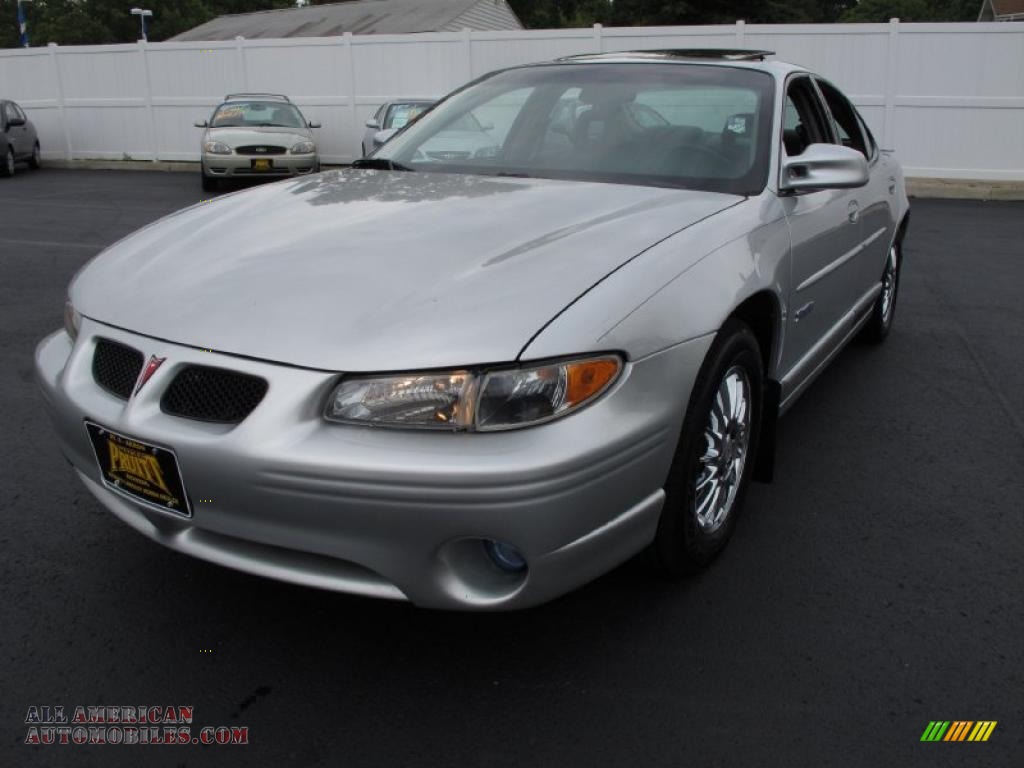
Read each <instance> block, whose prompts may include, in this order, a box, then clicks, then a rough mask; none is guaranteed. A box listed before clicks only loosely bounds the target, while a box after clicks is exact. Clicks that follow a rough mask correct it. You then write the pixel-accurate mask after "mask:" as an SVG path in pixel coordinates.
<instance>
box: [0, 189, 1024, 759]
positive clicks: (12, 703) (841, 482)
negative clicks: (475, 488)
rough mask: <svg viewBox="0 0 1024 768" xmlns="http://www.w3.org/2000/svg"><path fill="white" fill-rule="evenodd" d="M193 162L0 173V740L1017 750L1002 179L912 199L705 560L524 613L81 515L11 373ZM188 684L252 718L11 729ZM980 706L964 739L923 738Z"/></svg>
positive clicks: (489, 748) (211, 703)
mask: <svg viewBox="0 0 1024 768" xmlns="http://www.w3.org/2000/svg"><path fill="white" fill-rule="evenodd" d="M202 197H203V194H202V193H201V192H200V189H199V180H198V178H196V175H194V174H182V173H146V172H117V171H60V170H46V169H44V170H43V171H40V172H36V173H29V172H27V171H25V172H20V173H19V174H18V175H17V176H15V177H14V178H13V179H0V419H2V421H0V434H2V439H0V489H2V495H0V515H2V521H3V524H2V526H0V576H2V582H0V583H2V595H3V597H2V601H0V692H2V697H0V733H2V734H3V742H2V747H0V766H17V767H20V766H86V765H94V766H108V765H109V766H133V767H134V766H165V765H166V766H185V765H187V766H218V767H220V766H233V765H244V766H264V765H266V766H292V765H296V766H344V767H346V768H348V767H349V766H352V767H357V766H359V767H361V766H367V767H371V766H372V767H374V768H386V767H389V766H486V767H487V768H499V767H501V766H517V768H523V767H526V768H529V767H532V766H577V765H579V766H717V765H736V766H757V767H760V766H814V767H817V766H831V765H836V766H871V767H875V766H900V767H902V766H917V765H921V766H929V767H930V768H932V767H935V766H1021V765H1024V573H1022V566H1021V563H1022V559H1024V386H1022V384H1021V381H1022V375H1024V301H1022V298H1021V296H1022V290H1024V236H1022V235H1024V203H996V202H960V201H950V200H914V201H912V205H913V207H912V211H913V213H912V220H911V228H910V235H909V238H908V241H907V244H906V262H905V267H904V269H905V271H904V275H903V285H902V293H901V296H900V304H899V307H898V310H897V316H896V326H895V329H894V331H893V334H892V336H891V337H890V339H889V340H888V341H887V342H886V344H884V345H883V346H881V347H873V346H868V345H864V344H859V343H857V344H854V345H852V346H851V347H849V348H848V349H847V350H846V351H844V352H843V353H842V354H841V355H840V356H839V357H838V358H837V360H836V361H835V362H834V363H833V364H832V365H831V366H830V368H829V369H828V370H827V371H826V372H825V373H824V374H823V375H822V376H821V378H820V379H819V380H818V381H817V382H816V383H815V384H814V386H813V387H812V388H811V389H810V390H809V391H808V392H807V394H806V395H805V396H804V397H803V398H802V399H801V400H800V401H799V402H798V403H797V404H796V405H795V406H794V407H793V409H792V410H791V411H790V412H789V413H788V414H787V415H786V416H785V418H784V419H783V420H782V422H781V423H780V425H779V455H778V464H777V479H776V481H775V483H774V484H772V485H756V486H754V487H753V489H752V492H751V493H750V495H749V497H748V501H747V507H746V511H745V514H744V517H743V519H742V520H740V525H739V527H738V529H737V532H736V535H735V537H734V538H733V540H732V542H731V544H730V546H729V548H728V549H727V550H726V552H725V553H724V554H723V556H722V557H721V558H719V559H718V561H717V562H716V563H715V564H714V565H713V566H712V567H711V568H710V569H709V570H708V571H706V572H705V573H704V574H702V575H700V576H699V577H697V578H693V579H690V580H688V581H682V582H675V583H672V582H666V581H662V580H658V579H656V578H653V577H651V575H650V574H649V573H648V572H647V570H646V569H645V567H644V565H643V564H642V563H640V562H632V563H628V564H627V565H625V566H623V567H622V568H620V569H618V570H617V571H615V572H613V573H611V574H609V575H607V576H605V577H603V578H601V579H599V580H598V581H596V582H594V583H593V584H591V585H589V586H587V587H585V588H583V589H582V590H580V591H578V592H576V593H574V594H571V595H569V596H567V597H565V598H562V599H560V600H558V601H556V602H554V603H551V604H548V605H546V606H542V607H540V608H537V609H533V610H530V611H526V612H521V613H511V614H500V615H473V614H456V613H441V612H429V611H423V610H419V609H416V608H414V607H412V606H410V605H407V604H402V603H392V602H376V601H372V600H368V599H363V598H355V597H349V596H345V595H338V594H333V593H328V592H320V591H315V590H311V589H305V588H300V587H295V586H289V585H285V584H279V583H276V582H273V581H269V580H265V579H260V578H257V577H252V576H247V575H243V574H240V573H236V572H233V571H230V570H226V569H224V568H220V567H217V566H214V565H210V564H206V563H203V562H200V561H197V560H193V559H190V558H188V557H186V556H183V555H179V554H176V553H173V552H170V551H167V550H165V549H163V548H161V547H160V546H159V545H157V544H155V543H152V542H150V541H148V540H147V539H144V538H143V537H141V536H140V535H138V534H136V533H135V532H134V531H132V530H130V529H129V528H128V527H126V526H125V525H123V524H122V523H120V522H119V521H117V520H116V519H115V518H114V517H113V516H111V515H110V514H108V513H107V512H106V511H104V510H103V509H102V508H101V506H100V505H99V504H98V503H97V502H96V501H94V500H93V499H92V497H91V496H90V495H89V494H88V493H87V492H86V491H85V489H84V488H83V487H82V486H81V484H80V483H79V482H78V480H77V479H76V478H75V476H74V475H73V473H72V471H71V469H70V468H69V467H68V466H67V464H66V463H65V462H64V460H63V459H62V457H61V455H60V452H59V451H58V449H57V447H56V445H55V444H54V442H53V433H52V431H51V428H50V425H49V423H48V422H47V420H46V418H45V415H44V413H43V410H42V406H41V403H40V400H39V396H38V395H37V393H36V389H35V385H34V383H33V379H32V373H31V366H32V352H33V349H34V347H35V344H36V343H37V342H38V340H39V339H40V338H42V337H43V336H44V335H45V334H47V333H49V332H50V331H51V330H53V329H54V328H56V327H58V326H59V325H60V323H61V312H62V305H63V301H64V293H65V286H66V285H67V283H68V281H69V279H70V278H71V276H72V275H73V274H74V273H75V271H76V270H77V269H78V268H79V267H80V266H81V265H82V264H84V263H85V262H86V260H88V259H89V258H90V257H91V256H92V255H94V254H95V253H96V252H98V251H99V250H100V249H101V248H103V247H104V246H106V245H108V244H110V243H112V242H114V241H115V240H117V239H118V238H120V237H122V236H124V235H126V234H128V233H129V232H131V231H133V230H134V229H136V228H138V227H140V226H142V225H144V224H146V223H148V222H150V221H152V220H154V219H156V218H158V217H159V216H161V215H163V214H165V213H169V212H171V211H173V210H176V209H178V208H181V207H183V206H185V205H188V204H191V203H194V202H196V201H198V200H200V199H202ZM54 705H60V706H64V707H65V709H66V713H67V714H68V715H69V717H70V715H71V714H72V711H73V709H74V707H75V706H76V705H82V706H88V705H110V706H141V705H145V706H151V705H152V706H167V705H175V706H177V705H192V706H194V708H195V714H194V721H193V730H198V728H199V727H201V726H206V725H210V726H220V725H227V726H235V727H237V726H247V727H248V729H249V742H250V743H249V744H248V745H245V746H239V745H229V746H218V745H207V746H179V745H173V746H172V745H160V746H125V745H109V744H108V745H103V746H99V745H96V746H74V745H60V744H55V745H50V746H43V745H40V746H29V745H26V744H25V741H26V736H27V734H28V729H29V727H30V726H29V724H26V723H25V720H26V717H27V715H28V713H29V708H30V707H33V706H36V707H42V706H54ZM933 720H951V721H955V720H973V721H977V720H995V721H997V722H998V725H997V726H996V728H995V730H994V731H993V732H992V735H991V737H990V739H989V741H988V742H986V743H949V742H945V743H922V742H921V741H920V740H919V739H920V737H921V735H922V733H923V731H924V730H925V727H926V726H927V725H928V723H929V721H933Z"/></svg>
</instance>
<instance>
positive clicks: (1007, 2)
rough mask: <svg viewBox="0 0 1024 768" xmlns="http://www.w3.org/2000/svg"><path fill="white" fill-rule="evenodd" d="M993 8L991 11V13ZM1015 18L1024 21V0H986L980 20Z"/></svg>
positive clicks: (982, 6)
mask: <svg viewBox="0 0 1024 768" xmlns="http://www.w3.org/2000/svg"><path fill="white" fill-rule="evenodd" d="M989 9H991V13H989ZM993 19H996V20H1002V19H1014V20H1021V21H1024V0H985V1H984V2H983V3H982V4H981V13H980V14H979V15H978V21H986V20H987V21H991V20H993Z"/></svg>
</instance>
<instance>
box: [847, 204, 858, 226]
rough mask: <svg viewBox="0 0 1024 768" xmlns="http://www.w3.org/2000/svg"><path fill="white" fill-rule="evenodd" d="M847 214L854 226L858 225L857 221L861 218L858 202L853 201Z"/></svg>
mask: <svg viewBox="0 0 1024 768" xmlns="http://www.w3.org/2000/svg"><path fill="white" fill-rule="evenodd" d="M847 212H848V215H849V218H850V222H851V223H852V224H856V223H857V219H859V218H860V204H859V203H858V202H857V201H856V200H851V201H850V205H849V207H848V208H847Z"/></svg>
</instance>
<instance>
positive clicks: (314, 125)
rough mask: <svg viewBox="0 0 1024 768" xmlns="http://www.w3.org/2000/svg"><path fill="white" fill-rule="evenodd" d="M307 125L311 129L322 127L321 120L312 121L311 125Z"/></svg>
mask: <svg viewBox="0 0 1024 768" xmlns="http://www.w3.org/2000/svg"><path fill="white" fill-rule="evenodd" d="M307 125H309V127H310V128H319V127H320V121H319V120H310V121H309V123H307Z"/></svg>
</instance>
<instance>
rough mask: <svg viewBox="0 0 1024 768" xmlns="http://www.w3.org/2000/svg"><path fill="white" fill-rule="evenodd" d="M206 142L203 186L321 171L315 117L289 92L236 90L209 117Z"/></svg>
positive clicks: (199, 124)
mask: <svg viewBox="0 0 1024 768" xmlns="http://www.w3.org/2000/svg"><path fill="white" fill-rule="evenodd" d="M196 127H197V128H205V129H206V130H204V131H203V138H202V141H201V144H200V146H201V152H202V154H201V158H200V174H201V176H202V183H203V189H204V190H206V191H212V190H214V189H216V188H217V186H218V184H219V182H220V181H222V180H226V179H232V178H234V179H239V178H248V179H251V178H253V177H266V176H270V177H275V176H276V177H281V176H301V175H303V174H308V173H317V172H318V171H319V170H320V155H319V153H318V152H317V148H316V141H315V140H314V138H313V133H312V131H311V130H310V129H312V128H319V127H320V123H315V122H309V121H307V120H306V118H305V117H303V116H302V112H300V111H299V108H298V107H296V106H295V105H294V104H292V103H291V102H290V101H289V100H288V97H287V96H280V95H276V94H268V93H236V94H231V95H229V96H225V97H224V102H223V103H222V104H220V105H219V106H218V107H217V108H216V109H215V110H214V111H213V115H212V116H211V117H210V119H209V120H199V121H197V122H196Z"/></svg>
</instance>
